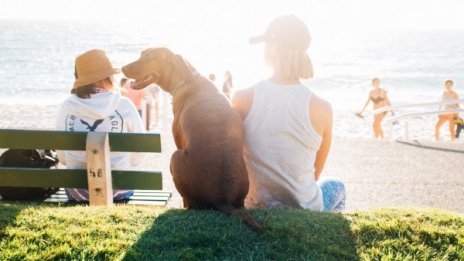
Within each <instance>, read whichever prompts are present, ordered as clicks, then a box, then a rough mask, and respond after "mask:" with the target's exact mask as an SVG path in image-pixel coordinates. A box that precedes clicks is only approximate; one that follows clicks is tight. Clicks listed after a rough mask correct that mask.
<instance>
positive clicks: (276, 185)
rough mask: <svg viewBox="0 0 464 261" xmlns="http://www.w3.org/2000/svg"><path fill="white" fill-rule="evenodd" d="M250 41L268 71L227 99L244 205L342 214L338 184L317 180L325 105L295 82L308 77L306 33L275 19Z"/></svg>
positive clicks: (328, 130)
mask: <svg viewBox="0 0 464 261" xmlns="http://www.w3.org/2000/svg"><path fill="white" fill-rule="evenodd" d="M250 42H252V43H257V42H265V43H266V55H265V56H266V62H267V64H268V66H270V67H271V68H272V69H273V70H274V72H273V74H272V76H271V77H270V79H269V80H264V81H261V82H259V83H257V84H256V85H254V86H252V87H251V88H248V89H244V90H240V91H238V92H237V93H236V94H235V95H234V97H233V99H232V103H233V106H234V107H235V108H236V110H237V111H238V112H239V113H240V115H241V116H242V119H243V124H244V129H245V139H246V141H245V162H246V165H247V169H248V174H249V178H250V189H249V193H248V196H247V198H246V199H245V206H246V207H248V208H271V207H279V206H289V207H296V208H305V209H311V210H316V211H340V210H343V209H344V207H345V198H346V194H345V187H344V185H343V183H342V182H340V181H339V180H336V179H319V176H320V174H321V172H322V169H323V167H324V164H325V161H326V159H327V155H328V153H329V149H330V143H331V136H332V109H331V106H330V104H329V103H328V102H326V101H325V100H323V99H321V98H319V97H317V96H316V95H314V94H313V93H312V92H311V91H310V90H309V88H308V87H307V86H305V85H304V84H302V83H301V81H300V79H310V78H312V74H313V70H312V65H311V61H310V59H309V56H308V55H307V53H306V50H307V48H308V47H309V42H310V36H309V32H308V28H307V27H306V25H305V24H304V23H303V22H302V21H301V20H300V19H299V18H297V17H295V16H281V17H278V18H276V19H275V20H274V21H272V22H271V24H270V25H269V26H268V28H267V30H266V32H265V34H264V35H261V36H257V37H254V38H252V39H251V40H250Z"/></svg>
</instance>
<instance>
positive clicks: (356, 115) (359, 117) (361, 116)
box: [355, 112, 364, 118]
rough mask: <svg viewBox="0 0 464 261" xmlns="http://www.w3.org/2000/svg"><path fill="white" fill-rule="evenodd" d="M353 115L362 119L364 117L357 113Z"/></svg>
mask: <svg viewBox="0 0 464 261" xmlns="http://www.w3.org/2000/svg"><path fill="white" fill-rule="evenodd" d="M355 115H356V116H358V117H359V118H364V116H363V115H362V113H361V112H357V113H355Z"/></svg>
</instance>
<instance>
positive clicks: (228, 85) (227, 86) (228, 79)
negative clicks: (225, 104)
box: [222, 71, 233, 99]
mask: <svg viewBox="0 0 464 261" xmlns="http://www.w3.org/2000/svg"><path fill="white" fill-rule="evenodd" d="M232 88H233V83H232V74H231V73H230V72H229V71H226V72H225V73H224V84H223V85H222V92H223V93H224V94H225V95H226V96H227V98H229V99H230V97H231V94H232Z"/></svg>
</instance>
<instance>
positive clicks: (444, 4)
mask: <svg viewBox="0 0 464 261" xmlns="http://www.w3.org/2000/svg"><path fill="white" fill-rule="evenodd" d="M282 14H295V15H297V16H299V17H300V18H302V19H303V20H304V21H305V22H306V23H307V24H308V26H309V28H310V31H311V34H312V35H313V39H314V42H313V44H312V47H311V48H310V53H311V52H312V50H320V48H321V46H322V47H323V48H339V47H340V45H341V44H346V42H349V40H350V39H352V38H353V37H352V35H353V33H359V32H369V31H373V30H375V31H379V32H384V31H385V32H386V33H387V32H388V30H393V31H399V30H410V29H413V30H464V15H463V14H464V1H463V0H389V1H383V0H382V1H380V0H285V1H264V0H263V1H256V0H249V1H245V0H235V1H232V0H230V1H228V0H172V1H150V0H130V1H129V0H124V1H123V0H99V1H98V0H66V1H64V0H2V4H1V8H0V19H47V20H82V21H96V22H109V23H121V22H123V23H124V24H125V25H128V26H126V27H128V28H129V30H130V28H134V29H136V30H137V29H139V28H141V27H143V28H146V27H147V25H149V26H150V25H151V24H153V28H155V27H156V30H154V31H147V32H146V33H145V34H146V35H140V37H147V35H148V36H151V35H156V38H155V37H154V36H153V38H150V39H154V40H153V42H155V40H156V41H158V40H159V41H161V42H160V43H159V44H166V45H167V46H168V47H175V48H174V49H175V50H176V51H178V52H179V53H181V54H183V55H184V56H187V58H188V59H189V60H190V61H191V62H193V63H194V65H196V66H197V68H199V69H203V72H204V73H205V74H206V73H208V71H209V72H211V71H213V70H216V72H219V71H224V70H226V69H231V70H232V71H234V70H235V71H238V68H245V66H244V65H243V59H241V60H240V61H239V59H238V58H237V56H239V55H238V54H239V53H240V55H241V57H243V56H245V57H247V58H249V59H248V60H249V61H252V60H253V59H261V60H262V51H261V50H259V49H253V50H251V51H250V50H248V49H249V48H250V46H248V43H247V42H248V38H249V37H250V36H253V35H256V34H259V33H262V32H263V31H264V29H265V27H266V26H267V24H268V23H269V22H270V21H271V20H272V19H273V18H274V17H276V16H279V15H282ZM118 29H119V28H118V27H117V26H115V30H118ZM358 35H359V34H358ZM364 35H366V36H367V37H368V36H369V34H364ZM335 36H336V37H335ZM335 39H336V40H335ZM344 39H346V40H347V41H344ZM318 41H319V42H318ZM150 44H151V42H150ZM154 44H155V43H154ZM156 44H158V42H156ZM147 47H150V46H147ZM257 50H259V51H257ZM226 52H228V53H226ZM315 53H316V52H315ZM134 55H138V54H134ZM253 55H254V56H253ZM252 56H253V57H252ZM258 56H259V57H258ZM134 58H135V57H134ZM315 58H317V57H315ZM221 59H222V60H221ZM240 62H242V64H241V63H240ZM234 67H235V68H234ZM213 68H214V69H213ZM248 71H249V70H248ZM242 73H244V74H246V73H249V74H251V73H252V72H242ZM219 77H221V76H219ZM242 78H252V77H251V75H243V77H242Z"/></svg>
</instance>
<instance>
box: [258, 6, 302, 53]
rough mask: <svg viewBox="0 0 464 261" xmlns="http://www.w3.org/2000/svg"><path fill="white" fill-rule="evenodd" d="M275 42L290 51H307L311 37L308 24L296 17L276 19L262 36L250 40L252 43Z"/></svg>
mask: <svg viewBox="0 0 464 261" xmlns="http://www.w3.org/2000/svg"><path fill="white" fill-rule="evenodd" d="M261 42H275V43H277V44H278V45H281V46H283V47H286V48H289V49H302V50H306V49H308V47H309V43H310V42H311V36H310V35H309V30H308V27H307V26H306V24H305V23H304V22H303V21H302V20H301V19H300V18H298V17H296V16H294V15H284V16H279V17H277V18H275V19H274V20H273V21H272V22H271V23H270V24H269V25H268V27H267V29H266V31H265V32H264V34H262V35H258V36H255V37H252V38H250V43H251V44H255V43H261Z"/></svg>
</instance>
